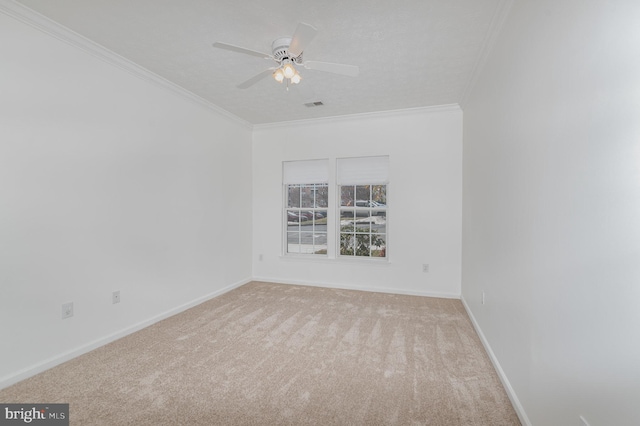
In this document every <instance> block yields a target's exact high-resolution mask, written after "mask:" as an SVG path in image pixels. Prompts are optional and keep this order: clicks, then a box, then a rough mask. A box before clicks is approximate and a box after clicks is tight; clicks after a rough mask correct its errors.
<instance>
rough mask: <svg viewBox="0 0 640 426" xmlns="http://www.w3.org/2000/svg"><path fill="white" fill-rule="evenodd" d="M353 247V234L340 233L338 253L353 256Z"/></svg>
mask: <svg viewBox="0 0 640 426" xmlns="http://www.w3.org/2000/svg"><path fill="white" fill-rule="evenodd" d="M354 247H355V237H354V235H353V234H344V233H341V234H340V254H341V255H344V256H353V254H354Z"/></svg>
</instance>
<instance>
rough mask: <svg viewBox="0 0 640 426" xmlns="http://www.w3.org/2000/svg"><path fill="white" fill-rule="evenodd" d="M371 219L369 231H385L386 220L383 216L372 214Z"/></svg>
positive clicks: (382, 232)
mask: <svg viewBox="0 0 640 426" xmlns="http://www.w3.org/2000/svg"><path fill="white" fill-rule="evenodd" d="M372 219H373V221H371V232H373V233H378V234H386V233H387V221H386V220H385V218H384V217H380V216H374V217H373V218H372Z"/></svg>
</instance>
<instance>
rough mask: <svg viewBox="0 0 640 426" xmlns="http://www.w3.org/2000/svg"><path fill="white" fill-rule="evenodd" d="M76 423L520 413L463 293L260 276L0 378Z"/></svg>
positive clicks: (327, 421)
mask: <svg viewBox="0 0 640 426" xmlns="http://www.w3.org/2000/svg"><path fill="white" fill-rule="evenodd" d="M0 402H3V403H9V402H19V403H26V402H32V403H35V402H46V403H56V402H61V403H70V419H71V424H72V425H490V426H499V425H520V422H519V421H518V418H517V416H516V414H515V412H514V410H513V407H512V406H511V403H510V402H509V399H508V397H507V395H506V393H505V391H504V389H503V387H502V385H501V383H500V381H499V379H498V377H497V374H496V372H495V370H494V369H493V367H492V365H491V362H490V360H489V358H488V356H487V354H486V353H485V351H484V349H483V347H482V344H481V343H480V340H479V338H478V336H477V335H476V333H475V331H474V330H473V327H472V325H471V323H470V321H469V318H468V317H467V314H466V312H465V310H464V308H463V306H462V303H461V302H460V301H459V300H451V299H435V298H427V297H416V296H403V295H391V294H381V293H368V292H360V291H347V290H337V289H327V288H316V287H302V286H290V285H280V284H268V283H260V282H252V283H249V284H247V285H244V286H242V287H240V288H238V289H235V290H233V291H231V292H229V293H226V294H224V295H222V296H220V297H217V298H215V299H213V300H210V301H208V302H205V303H203V304H201V305H199V306H196V307H195V308H192V309H190V310H188V311H185V312H183V313H181V314H179V315H176V316H173V317H171V318H168V319H166V320H164V321H161V322H159V323H157V324H154V325H152V326H150V327H148V328H146V329H144V330H141V331H139V332H137V333H134V334H131V335H129V336H127V337H125V338H123V339H120V340H118V341H116V342H113V343H111V344H108V345H106V346H103V347H101V348H99V349H97V350H94V351H92V352H90V353H88V354H86V355H83V356H80V357H78V358H76V359H73V360H71V361H69V362H67V363H65V364H62V365H60V366H58V367H55V368H53V369H51V370H48V371H46V372H44V373H41V374H39V375H37V376H34V377H32V378H30V379H27V380H25V381H23V382H20V383H18V384H15V385H13V386H11V387H9V388H6V389H4V390H2V391H0Z"/></svg>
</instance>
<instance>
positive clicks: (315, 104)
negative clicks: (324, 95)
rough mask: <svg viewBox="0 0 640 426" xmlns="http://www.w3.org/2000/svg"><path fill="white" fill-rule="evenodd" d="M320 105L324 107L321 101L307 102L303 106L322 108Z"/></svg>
mask: <svg viewBox="0 0 640 426" xmlns="http://www.w3.org/2000/svg"><path fill="white" fill-rule="evenodd" d="M322 105H324V104H323V103H322V101H315V102H308V103H306V104H304V106H306V107H308V108H313V107H319V106H322Z"/></svg>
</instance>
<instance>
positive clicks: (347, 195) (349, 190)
mask: <svg viewBox="0 0 640 426" xmlns="http://www.w3.org/2000/svg"><path fill="white" fill-rule="evenodd" d="M354 189H355V187H353V186H341V187H340V205H341V206H353V205H354V204H353V203H354V201H355V200H354V199H353V197H354Z"/></svg>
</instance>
